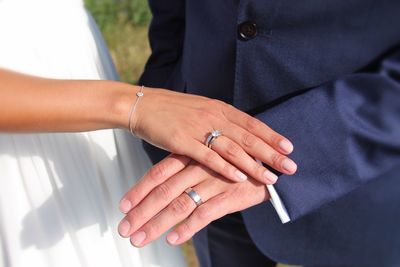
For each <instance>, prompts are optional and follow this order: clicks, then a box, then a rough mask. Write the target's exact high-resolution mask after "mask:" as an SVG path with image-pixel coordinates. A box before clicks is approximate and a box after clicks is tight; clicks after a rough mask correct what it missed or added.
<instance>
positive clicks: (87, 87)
mask: <svg viewBox="0 0 400 267" xmlns="http://www.w3.org/2000/svg"><path fill="white" fill-rule="evenodd" d="M137 90H138V88H137V87H136V86H132V85H128V84H124V83H121V82H115V81H96V80H88V81H87V80H53V79H44V78H38V77H32V76H27V75H23V74H19V73H14V72H11V71H7V70H2V69H0V131H3V132H69V131H90V130H97V129H104V128H126V127H127V125H128V119H129V118H128V115H129V109H130V107H131V105H132V103H133V101H134V100H135V92H136V91H137Z"/></svg>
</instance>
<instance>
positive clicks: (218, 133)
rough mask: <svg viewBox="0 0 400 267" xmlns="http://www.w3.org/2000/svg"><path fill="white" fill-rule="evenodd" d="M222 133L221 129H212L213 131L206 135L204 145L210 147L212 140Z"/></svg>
mask: <svg viewBox="0 0 400 267" xmlns="http://www.w3.org/2000/svg"><path fill="white" fill-rule="evenodd" d="M221 135H222V133H221V131H219V130H214V131H212V132H211V133H210V135H209V136H208V137H207V140H206V146H207V147H208V148H210V149H211V148H212V144H213V142H214V141H215V140H216V139H217V138H218V137H220V136H221Z"/></svg>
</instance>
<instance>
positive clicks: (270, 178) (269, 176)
mask: <svg viewBox="0 0 400 267" xmlns="http://www.w3.org/2000/svg"><path fill="white" fill-rule="evenodd" d="M263 176H264V178H265V179H266V180H267V182H268V184H274V183H276V181H277V180H278V176H277V175H276V174H275V173H272V172H270V171H265V172H264V174H263Z"/></svg>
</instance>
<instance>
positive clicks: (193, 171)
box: [118, 164, 210, 237]
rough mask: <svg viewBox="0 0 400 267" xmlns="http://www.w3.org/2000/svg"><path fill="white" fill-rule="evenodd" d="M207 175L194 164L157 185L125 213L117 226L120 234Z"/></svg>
mask: <svg viewBox="0 0 400 267" xmlns="http://www.w3.org/2000/svg"><path fill="white" fill-rule="evenodd" d="M209 176H210V173H209V172H208V171H207V170H205V168H204V167H203V166H199V165H197V164H195V165H190V166H188V167H187V168H185V170H183V171H181V172H180V173H178V174H176V175H175V176H173V177H171V178H170V179H168V180H167V181H165V182H164V183H163V184H160V185H158V186H157V187H155V188H154V190H152V191H151V192H150V193H149V194H148V195H147V196H146V198H144V199H143V200H142V202H140V203H139V204H138V205H137V206H136V207H135V208H133V209H132V210H130V211H129V212H128V213H127V215H126V216H125V218H124V219H123V220H122V221H121V223H120V224H119V227H118V231H119V233H120V235H121V236H123V237H127V236H130V235H131V234H132V233H133V232H135V231H136V230H137V229H139V228H140V227H142V226H143V225H144V224H145V223H147V222H148V221H149V220H150V219H151V218H153V217H154V216H156V215H157V214H158V213H159V212H160V211H161V210H162V209H164V208H165V207H166V206H167V205H168V204H169V203H170V202H171V201H172V200H173V199H175V198H176V197H178V196H179V195H180V194H182V192H184V191H185V190H186V189H187V188H189V187H191V186H193V185H196V184H198V183H200V182H201V181H203V180H204V179H206V178H207V177H209Z"/></svg>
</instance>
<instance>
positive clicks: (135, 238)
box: [131, 231, 146, 247]
mask: <svg viewBox="0 0 400 267" xmlns="http://www.w3.org/2000/svg"><path fill="white" fill-rule="evenodd" d="M145 239H146V233H145V232H143V231H140V232H136V233H134V234H133V235H132V236H131V242H132V244H133V245H134V246H135V247H138V246H140V245H141V244H142V243H143V241H144V240H145Z"/></svg>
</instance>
